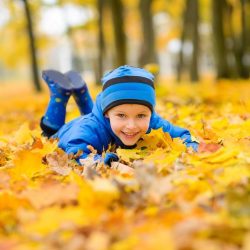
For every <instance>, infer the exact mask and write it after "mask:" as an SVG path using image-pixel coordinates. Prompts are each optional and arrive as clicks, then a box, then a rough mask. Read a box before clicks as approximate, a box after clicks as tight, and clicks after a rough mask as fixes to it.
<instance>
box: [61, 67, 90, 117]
mask: <svg viewBox="0 0 250 250" xmlns="http://www.w3.org/2000/svg"><path fill="white" fill-rule="evenodd" d="M64 75H65V76H66V77H67V78H68V79H69V80H70V82H71V85H72V94H73V97H74V99H75V101H76V103H77V106H78V108H79V110H80V113H81V115H86V114H89V113H91V111H92V108H93V101H92V98H91V96H90V94H89V90H88V87H87V84H86V83H85V81H84V80H83V79H82V77H81V75H80V74H79V73H78V72H76V71H73V70H70V71H68V72H66V73H65V74H64Z"/></svg>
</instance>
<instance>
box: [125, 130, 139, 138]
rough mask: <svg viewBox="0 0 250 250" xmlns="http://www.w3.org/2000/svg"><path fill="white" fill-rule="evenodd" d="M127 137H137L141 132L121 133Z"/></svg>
mask: <svg viewBox="0 0 250 250" xmlns="http://www.w3.org/2000/svg"><path fill="white" fill-rule="evenodd" d="M121 132H122V133H123V134H124V135H125V136H127V137H134V136H136V135H138V134H139V132H134V133H131V132H124V131H121Z"/></svg>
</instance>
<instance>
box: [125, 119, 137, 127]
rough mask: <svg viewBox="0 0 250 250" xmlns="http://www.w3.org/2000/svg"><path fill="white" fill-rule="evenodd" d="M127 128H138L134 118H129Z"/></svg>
mask: <svg viewBox="0 0 250 250" xmlns="http://www.w3.org/2000/svg"><path fill="white" fill-rule="evenodd" d="M127 128H129V129H134V128H136V123H135V121H134V120H133V119H130V120H128V122H127Z"/></svg>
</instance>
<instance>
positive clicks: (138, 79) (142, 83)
mask: <svg viewBox="0 0 250 250" xmlns="http://www.w3.org/2000/svg"><path fill="white" fill-rule="evenodd" d="M102 84H103V89H102V97H103V98H102V101H101V108H102V112H103V113H105V112H106V111H108V110H109V109H111V108H113V107H115V106H118V105H121V104H142V105H145V106H147V107H149V108H150V110H151V111H153V109H154V106H155V89H154V76H153V75H152V74H151V73H149V72H148V71H146V70H145V69H141V68H136V67H132V66H128V65H124V66H121V67H119V68H117V69H114V70H113V71H110V72H108V73H107V74H105V75H104V77H103V78H102Z"/></svg>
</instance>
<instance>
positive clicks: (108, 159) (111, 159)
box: [103, 152, 119, 166]
mask: <svg viewBox="0 0 250 250" xmlns="http://www.w3.org/2000/svg"><path fill="white" fill-rule="evenodd" d="M114 161H119V157H118V156H117V155H116V154H115V153H111V152H108V153H106V155H105V157H104V160H103V162H104V164H106V165H109V166H111V162H114Z"/></svg>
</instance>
